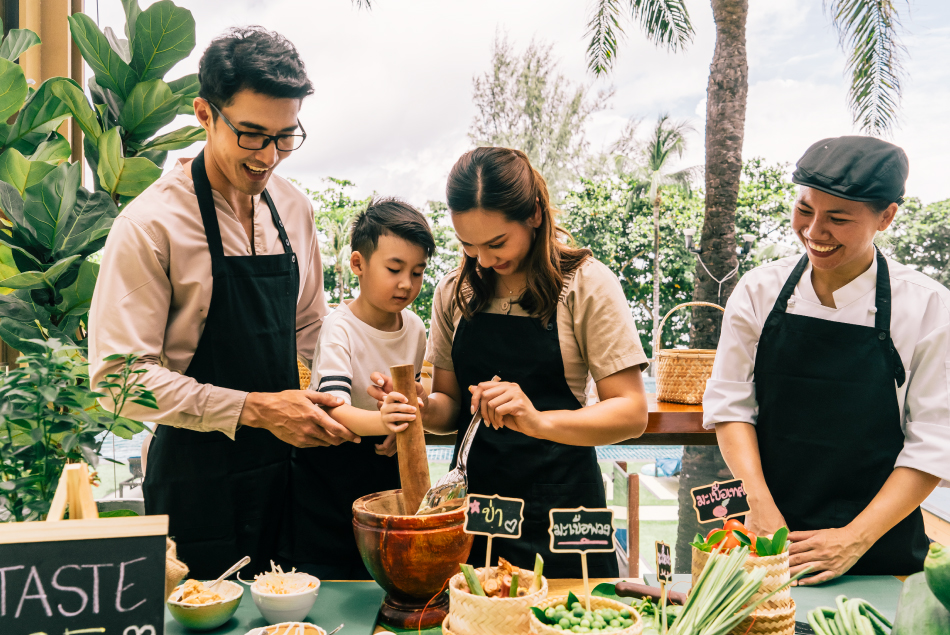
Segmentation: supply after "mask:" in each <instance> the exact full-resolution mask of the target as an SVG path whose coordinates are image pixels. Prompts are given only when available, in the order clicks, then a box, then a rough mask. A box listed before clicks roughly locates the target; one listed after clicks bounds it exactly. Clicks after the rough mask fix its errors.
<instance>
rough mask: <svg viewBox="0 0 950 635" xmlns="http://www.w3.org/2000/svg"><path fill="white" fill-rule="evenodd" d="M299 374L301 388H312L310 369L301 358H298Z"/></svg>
mask: <svg viewBox="0 0 950 635" xmlns="http://www.w3.org/2000/svg"><path fill="white" fill-rule="evenodd" d="M297 375H299V376H300V390H307V389H308V388H310V369H309V368H307V367H306V365H304V363H303V362H301V361H300V360H299V359H298V360H297Z"/></svg>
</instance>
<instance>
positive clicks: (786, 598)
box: [692, 547, 792, 610]
mask: <svg viewBox="0 0 950 635" xmlns="http://www.w3.org/2000/svg"><path fill="white" fill-rule="evenodd" d="M692 549H693V563H692V565H693V566H692V573H693V586H695V585H696V581H697V580H699V575H700V574H701V573H702V572H703V567H705V566H706V562H707V561H708V560H709V556H710V555H711V554H709V553H706V552H705V551H700V550H699V549H697V548H696V547H693V548H692ZM742 568H743V569H745V570H746V571H747V572H749V573H752V571H753V570H754V569H756V568H764V569H765V578H763V579H762V586H761V587H760V588H759V590H758V592H757V593H756V594H755V595H753V596H752V601H753V602H755V601H756V600H758V599H759V598H762V597H765V596H766V595H768V594H769V593H771V592H772V591H774V590H775V589H777V588H779V587H781V586H782V585H783V584H785V583H786V582H788V580H789V574H788V552H787V551H786V552H785V553H781V554H779V555H777V556H756V557H752V556H751V555H750V556H749V557H748V558H747V559H746V561H745V564H744V565H743V567H742ZM791 601H792V590H791V589H790V588H788V587H786V588H784V589H782V591H780V592H779V593H776V594H775V595H773V596H772V597H770V598H769V599H768V600H766V602H765V603H764V604H763V605H762V607H761V608H762V609H776V610H778V609H784V608H786V607H787V606H788V603H789V602H791Z"/></svg>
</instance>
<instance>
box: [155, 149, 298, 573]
mask: <svg viewBox="0 0 950 635" xmlns="http://www.w3.org/2000/svg"><path fill="white" fill-rule="evenodd" d="M191 176H192V179H193V180H194V184H195V194H196V195H197V198H198V209H199V210H200V211H201V219H202V221H203V222H204V228H205V235H206V236H207V239H208V249H209V250H210V252H211V272H212V277H213V285H212V291H211V304H210V307H209V308H208V317H207V319H206V320H205V325H204V330H203V332H202V334H201V339H200V340H199V342H198V348H197V349H196V350H195V356H194V357H193V358H192V360H191V363H190V364H189V365H188V370H187V371H185V375H187V376H189V377H193V378H194V379H195V380H196V381H198V382H199V383H202V384H212V385H215V386H221V387H223V388H231V389H234V390H242V391H246V392H279V391H282V390H288V389H295V388H299V387H300V380H299V377H298V373H297V362H296V359H297V342H296V313H297V292H298V286H299V272H298V270H297V257H296V256H295V255H294V253H293V250H292V249H291V246H290V240H289V239H288V238H287V233H286V232H285V231H284V226H283V222H282V221H281V220H280V216H278V214H277V210H276V209H275V207H274V203H273V201H272V200H271V197H270V195H269V194H268V193H267V191H266V190H265V191H264V193H263V196H262V199H263V200H264V201H266V202H267V206H268V207H269V208H270V212H271V217H272V218H273V221H274V224H275V225H276V226H277V231H278V233H279V234H280V240H281V242H282V243H283V245H284V253H282V254H274V255H264V256H240V257H237V256H228V257H225V255H224V249H223V247H222V245H221V231H220V228H219V227H218V217H217V212H216V211H215V208H214V200H213V198H212V194H211V184H210V183H209V181H208V175H207V173H206V171H205V160H204V152H202V153H201V154H199V155H198V157H197V158H196V159H195V160H194V162H193V163H192V164H191ZM290 449H291V448H290V446H289V445H287V444H286V443H284V442H282V441H280V440H279V439H277V437H275V436H274V435H273V434H271V433H270V432H269V431H267V430H264V429H261V428H249V427H241V428H239V429H238V430H237V432H236V433H235V437H234V440H233V441H232V440H231V439H229V438H227V437H226V436H225V435H223V434H221V433H217V432H195V431H193V430H186V429H183V428H175V427H171V426H165V425H159V426H157V427H156V431H155V438H154V439H152V443H151V446H150V447H149V453H148V470H147V472H146V475H145V484H144V487H143V489H144V494H145V511H146V513H147V514H168V516H169V527H168V533H169V535H170V536H171V537H172V538H174V540H175V541H176V542H177V544H178V557H179V558H180V559H181V560H182V561H183V562H184V563H185V564H186V565H188V568H189V569H190V574H189V575H190V576H191V577H192V578H196V579H199V580H208V579H214V578H216V577H217V576H219V575H221V573H223V572H224V571H225V569H227V568H228V567H230V566H231V565H232V564H234V563H235V562H237V561H238V560H240V559H241V558H242V557H243V556H245V555H248V556H251V559H252V561H251V564H250V565H248V567H246V568H245V571H250V572H252V573H260V572H262V571H265V570H269V569H270V563H269V560H270V559H271V558H274V557H275V556H276V552H277V540H278V536H279V531H280V522H281V518H282V513H283V508H284V503H285V492H286V489H287V475H288V471H289V460H290Z"/></svg>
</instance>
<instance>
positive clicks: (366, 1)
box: [351, 0, 373, 9]
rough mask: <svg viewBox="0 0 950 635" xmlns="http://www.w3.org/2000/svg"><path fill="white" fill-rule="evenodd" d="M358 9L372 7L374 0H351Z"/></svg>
mask: <svg viewBox="0 0 950 635" xmlns="http://www.w3.org/2000/svg"><path fill="white" fill-rule="evenodd" d="M351 1H352V2H353V4H355V5H356V8H357V9H372V8H373V3H372V0H351Z"/></svg>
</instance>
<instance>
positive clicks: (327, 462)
mask: <svg viewBox="0 0 950 635" xmlns="http://www.w3.org/2000/svg"><path fill="white" fill-rule="evenodd" d="M364 389H365V387H362V388H358V387H354V390H364ZM385 440H386V437H384V436H382V437H361V439H360V442H359V443H348V442H344V443H341V444H340V445H337V446H329V447H322V448H295V449H294V451H293V456H292V458H291V472H290V474H291V476H290V501H291V502H290V504H289V505H288V506H287V510H286V511H285V512H284V517H285V519H286V522H285V524H284V527H285V530H284V535H283V537H282V539H281V549H280V555H281V557H282V560H283V562H285V563H287V564H290V565H292V566H295V567H297V569H299V570H301V571H305V572H306V573H310V574H311V575H315V576H317V577H318V578H321V579H324V580H369V579H370V575H369V572H368V571H367V570H366V567H365V566H364V565H363V559H362V557H361V556H360V552H359V549H357V547H356V537H355V535H354V534H353V502H354V501H355V500H357V499H358V498H362V497H363V496H366V495H367V494H374V493H376V492H384V491H387V490H392V489H399V487H400V485H399V459H398V458H397V457H396V455H393V456H391V457H389V456H380V455H378V454H376V447H375V446H376V444H377V443H382V442H383V441H385Z"/></svg>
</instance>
